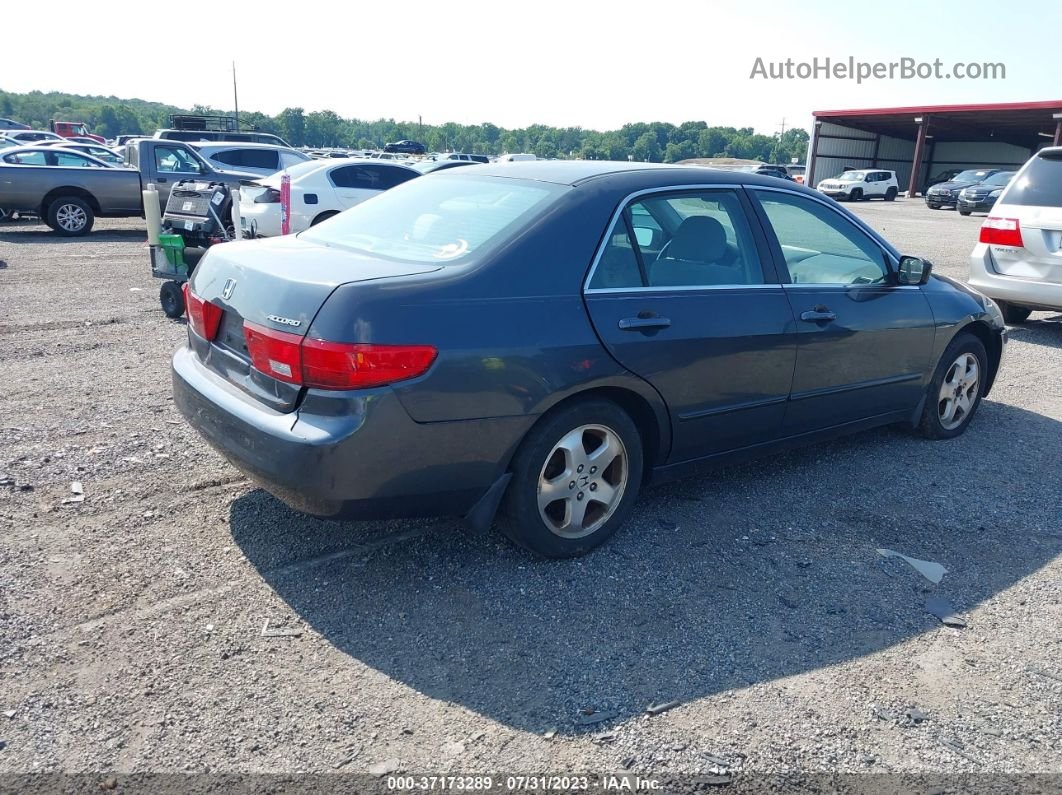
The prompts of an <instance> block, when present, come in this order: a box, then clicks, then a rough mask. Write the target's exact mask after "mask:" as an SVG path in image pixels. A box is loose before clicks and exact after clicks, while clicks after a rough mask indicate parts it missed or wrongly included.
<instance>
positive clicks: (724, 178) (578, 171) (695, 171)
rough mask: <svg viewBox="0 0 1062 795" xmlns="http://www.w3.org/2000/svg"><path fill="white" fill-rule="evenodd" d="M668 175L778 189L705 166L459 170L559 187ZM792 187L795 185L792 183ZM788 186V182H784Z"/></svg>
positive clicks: (519, 165)
mask: <svg viewBox="0 0 1062 795" xmlns="http://www.w3.org/2000/svg"><path fill="white" fill-rule="evenodd" d="M661 172H665V173H666V174H667V177H666V181H667V182H668V183H669V184H675V185H685V184H714V183H719V184H728V185H733V184H735V183H740V184H748V185H764V186H768V187H770V186H772V185H773V186H777V185H778V178H777V177H768V176H763V175H760V174H752V173H747V172H740V171H724V170H722V169H716V168H709V167H705V166H679V165H671V164H668V163H630V162H623V161H616V160H516V161H510V162H499V163H484V164H480V165H476V166H469V167H468V168H463V169H461V174H462V175H472V174H479V175H483V176H498V177H518V178H522V179H531V180H537V181H539V182H553V183H556V184H558V185H573V186H574V185H579V184H580V183H583V182H587V181H589V180H596V179H602V178H611V177H630V178H632V181H643V180H634V179H633V178H635V177H649V176H653V175H658V176H660V177H663V173H661ZM794 184H795V183H794ZM786 185H787V186H789V185H790V183H788V182H787V183H786Z"/></svg>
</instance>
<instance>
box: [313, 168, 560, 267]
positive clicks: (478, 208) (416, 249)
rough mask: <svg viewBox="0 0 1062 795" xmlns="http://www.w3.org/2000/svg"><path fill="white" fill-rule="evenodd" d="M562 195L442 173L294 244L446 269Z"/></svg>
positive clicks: (387, 194) (544, 187) (554, 189)
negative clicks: (311, 244) (336, 248)
mask: <svg viewBox="0 0 1062 795" xmlns="http://www.w3.org/2000/svg"><path fill="white" fill-rule="evenodd" d="M565 190H567V188H566V187H565V186H562V185H553V184H550V183H544V182H531V181H525V180H515V179H506V178H499V177H468V176H459V175H458V174H457V173H455V174H454V175H453V176H451V175H450V174H446V173H445V172H444V173H443V174H439V175H433V176H431V177H421V178H418V179H414V180H410V181H409V182H406V183H403V184H402V185H399V186H398V187H396V188H392V189H390V190H388V191H384V192H383V193H380V194H378V195H376V196H375V197H373V198H372V199H369V200H368V201H365V202H362V203H361V204H358V205H356V206H355V207H352V208H351V209H349V210H347V211H346V212H343V213H340V214H339V215H337V216H335V217H334V218H332V219H330V220H328V221H324V222H322V223H320V224H318V225H317V226H315V227H313V228H312V229H310V230H308V231H306V232H303V233H302V234H301V235H300V237H302V238H304V239H305V240H309V241H312V242H314V243H323V244H325V245H334V246H339V247H342V248H348V249H353V250H355V251H363V252H365V253H367V254H372V255H373V256H376V257H386V258H388V259H395V260H401V261H404V262H433V263H437V264H440V265H445V264H448V263H452V262H459V261H462V260H465V259H467V258H468V257H470V256H471V255H473V254H474V253H475V252H476V251H478V250H480V249H485V248H487V247H488V246H490V245H493V244H495V243H498V242H501V241H503V240H505V239H507V238H508V237H510V236H511V235H512V234H514V233H515V232H516V231H517V230H518V229H520V228H522V227H523V226H524V225H525V224H526V223H527V221H529V220H530V219H531V218H533V217H535V216H537V215H538V214H539V213H541V212H542V211H543V210H544V209H545V208H546V207H547V206H548V205H549V204H551V203H552V200H553V199H555V198H556V197H557V196H559V195H560V194H561V193H563V192H564V191H565Z"/></svg>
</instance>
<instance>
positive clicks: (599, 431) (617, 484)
mask: <svg viewBox="0 0 1062 795" xmlns="http://www.w3.org/2000/svg"><path fill="white" fill-rule="evenodd" d="M642 469H643V461H642V440H641V436H640V434H639V433H638V428H637V426H635V424H634V421H633V420H631V418H630V417H629V416H628V415H627V413H626V412H625V411H623V410H622V409H621V408H620V407H619V406H617V405H615V404H614V403H611V402H609V401H605V400H588V401H584V402H579V403H574V404H572V405H570V406H566V407H564V408H562V409H560V410H558V411H557V412H556V413H554V414H552V415H549V416H547V417H545V418H544V419H543V420H542V421H541V422H540V423H539V424H538V425H536V426H535V427H534V428H532V430H531V432H530V433H529V434H528V435H527V438H525V439H524V441H523V443H522V444H521V445H520V449H519V450H518V451H517V453H516V455H515V456H514V458H513V463H512V467H511V472H512V475H513V477H512V481H511V482H510V484H509V488H508V490H507V492H506V495H505V500H504V502H503V504H502V506H501V527H502V531H503V532H504V533H505V534H506V535H507V536H508V537H509V538H510V539H511V540H512V541H514V542H515V543H516V544H519V545H520V546H522V547H524V548H525V549H528V550H530V551H531V552H534V553H536V554H538V555H543V556H545V557H549V558H570V557H575V556H577V555H583V554H585V553H587V552H589V551H590V550H592V549H593V548H594V547H596V546H598V545H599V544H601V543H603V542H604V541H606V540H607V539H608V538H610V537H611V536H612V535H613V534H614V533H615V532H616V531H617V530H618V529H619V528H620V526H621V525H622V524H623V523H624V522H625V521H626V520H627V517H628V516H629V515H630V512H631V510H632V509H633V507H634V502H635V500H637V498H638V491H639V488H640V486H641V482H642Z"/></svg>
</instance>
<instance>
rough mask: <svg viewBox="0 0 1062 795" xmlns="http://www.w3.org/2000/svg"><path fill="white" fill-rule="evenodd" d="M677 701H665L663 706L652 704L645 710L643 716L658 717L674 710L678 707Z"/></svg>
mask: <svg viewBox="0 0 1062 795" xmlns="http://www.w3.org/2000/svg"><path fill="white" fill-rule="evenodd" d="M680 703H681V702H679V701H665V702H664V703H663V704H653V705H651V706H648V707H646V708H645V714H647V715H660V714H661V713H664V712H667V711H668V710H669V709H674V708H675V707H677V706H679V704H680Z"/></svg>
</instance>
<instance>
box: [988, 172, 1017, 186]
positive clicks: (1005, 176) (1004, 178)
mask: <svg viewBox="0 0 1062 795" xmlns="http://www.w3.org/2000/svg"><path fill="white" fill-rule="evenodd" d="M1017 173H1018V172H1016V171H1000V172H999V173H998V174H993V175H992V176H990V177H989V178H988V179H986V180H985V185H993V186H995V187H1000V186H1003V185H1006V184H1007V183H1008V182H1010V180H1011V179H1012V178H1013V176H1014V175H1015V174H1017Z"/></svg>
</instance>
